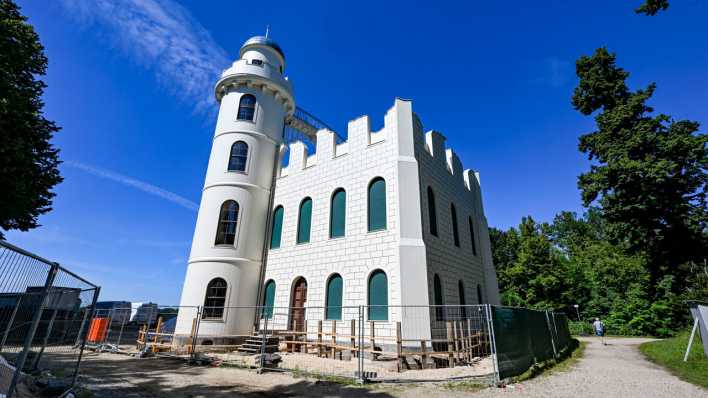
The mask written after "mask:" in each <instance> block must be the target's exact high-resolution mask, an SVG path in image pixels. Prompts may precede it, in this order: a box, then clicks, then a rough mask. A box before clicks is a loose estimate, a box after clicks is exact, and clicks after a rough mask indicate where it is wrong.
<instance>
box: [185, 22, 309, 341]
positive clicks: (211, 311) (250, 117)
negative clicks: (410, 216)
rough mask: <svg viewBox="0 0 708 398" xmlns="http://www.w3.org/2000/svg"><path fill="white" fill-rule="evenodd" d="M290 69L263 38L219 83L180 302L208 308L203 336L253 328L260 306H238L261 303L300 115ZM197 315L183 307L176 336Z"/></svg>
mask: <svg viewBox="0 0 708 398" xmlns="http://www.w3.org/2000/svg"><path fill="white" fill-rule="evenodd" d="M284 67H285V56H284V54H283V51H282V50H281V49H280V47H279V46H278V45H277V44H276V43H275V42H274V41H273V40H271V39H269V38H267V37H263V36H256V37H252V38H250V39H249V40H247V41H246V42H245V43H244V45H243V46H242V47H241V50H240V59H238V60H237V61H236V62H234V63H233V65H232V66H231V67H230V68H228V69H226V70H225V71H224V72H223V73H222V75H221V78H220V79H219V81H218V82H217V83H216V87H215V93H216V99H217V101H219V102H220V108H219V116H218V120H217V123H216V131H215V134H214V140H213V143H212V148H211V155H210V157H209V166H208V169H207V174H206V179H205V184H204V190H203V192H202V199H201V204H200V205H199V215H198V216H197V224H196V227H195V230H194V239H193V241H192V250H191V253H190V257H189V265H188V268H187V275H186V277H185V281H184V287H183V290H182V299H181V302H180V305H181V306H195V307H196V306H204V307H206V308H204V310H203V312H202V316H201V319H200V326H199V335H200V336H207V335H215V336H216V335H236V334H248V333H250V332H251V329H252V326H253V321H254V315H255V310H254V309H237V308H233V307H244V306H255V305H257V302H258V297H257V295H258V291H259V284H260V274H261V267H263V266H264V264H263V252H264V244H265V242H264V240H265V234H266V230H267V220H268V215H269V212H270V208H269V199H270V194H271V189H272V186H271V185H272V182H273V173H274V172H275V166H276V164H277V162H278V160H279V149H280V147H281V144H282V141H283V124H284V121H285V118H286V117H287V116H289V115H292V114H293V112H294V111H295V101H294V99H293V93H292V87H291V84H290V82H289V81H288V80H287V79H286V78H284V77H283V69H284ZM230 307H232V308H230ZM195 316H196V311H190V310H185V309H184V308H183V309H180V312H179V316H178V319H177V325H176V330H175V333H176V334H181V335H189V334H190V331H191V328H192V320H193V318H194V317H195ZM214 344H219V343H217V342H214Z"/></svg>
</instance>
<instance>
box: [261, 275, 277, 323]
mask: <svg viewBox="0 0 708 398" xmlns="http://www.w3.org/2000/svg"><path fill="white" fill-rule="evenodd" d="M274 302H275V281H272V280H270V281H268V283H266V285H265V289H264V291H263V306H264V307H265V308H264V309H263V316H264V317H266V318H268V319H271V318H273V303H274Z"/></svg>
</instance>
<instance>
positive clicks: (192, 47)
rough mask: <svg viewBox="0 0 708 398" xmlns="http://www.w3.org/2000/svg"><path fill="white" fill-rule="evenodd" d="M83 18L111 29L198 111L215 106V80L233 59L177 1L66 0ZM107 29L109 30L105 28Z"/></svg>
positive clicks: (116, 42)
mask: <svg viewBox="0 0 708 398" xmlns="http://www.w3.org/2000/svg"><path fill="white" fill-rule="evenodd" d="M62 5H63V6H64V8H65V9H66V10H67V12H68V14H69V15H70V16H72V17H74V18H76V19H77V20H78V21H79V22H80V23H82V24H84V25H86V26H91V25H100V26H101V27H104V28H106V30H105V31H106V35H102V36H101V38H105V39H106V41H108V44H109V45H111V46H116V47H118V48H121V49H122V50H123V52H125V54H126V55H127V56H129V57H130V58H133V59H134V60H135V62H136V63H138V64H139V65H142V66H144V67H145V68H146V69H148V70H150V71H151V72H153V73H154V75H155V77H156V79H157V80H158V81H159V82H160V83H161V84H162V85H164V86H165V87H167V88H168V89H169V90H170V91H171V92H172V93H173V94H174V95H175V96H176V97H178V98H179V99H181V100H183V101H185V102H190V103H194V104H195V110H196V111H198V112H208V111H209V109H212V108H213V104H214V99H213V93H212V86H213V83H214V82H215V81H216V80H217V78H218V76H219V74H220V73H221V71H222V70H223V69H224V68H226V67H228V66H229V65H230V64H231V62H230V61H229V58H228V56H227V52H226V51H225V50H224V49H223V48H222V47H221V46H219V45H218V44H217V43H216V42H215V41H214V39H213V38H212V37H211V35H210V34H209V32H208V31H207V30H206V29H205V28H204V27H203V26H202V25H201V24H200V23H199V22H198V21H197V20H195V19H194V18H193V17H192V16H191V14H190V13H189V11H188V10H187V9H185V8H184V7H183V6H182V5H180V4H179V3H177V2H175V1H174V0H90V1H89V0H62ZM102 33H103V32H102Z"/></svg>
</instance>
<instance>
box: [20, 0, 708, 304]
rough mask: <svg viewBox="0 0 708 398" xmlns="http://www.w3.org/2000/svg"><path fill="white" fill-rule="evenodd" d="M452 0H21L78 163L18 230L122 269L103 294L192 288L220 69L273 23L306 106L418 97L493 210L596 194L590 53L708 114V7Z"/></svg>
mask: <svg viewBox="0 0 708 398" xmlns="http://www.w3.org/2000/svg"><path fill="white" fill-rule="evenodd" d="M640 2H641V0H634V1H616V0H615V1H593V2H579V1H577V2H576V1H546V2H521V1H518V2H511V3H509V2H496V1H486V2H480V1H473V2H464V3H463V2H460V3H459V4H457V3H447V2H442V1H436V2H426V3H424V4H420V5H418V4H415V2H380V1H375V2H365V1H357V2H292V1H290V2H283V3H277V2H259V1H251V2H246V1H218V2H217V1H209V2H203V1H179V2H177V1H174V0H142V1H138V0H134V1H126V2H115V3H120V4H118V5H114V4H113V2H112V1H107V0H96V1H81V0H62V1H57V2H40V1H32V2H30V1H22V0H20V1H19V4H20V6H21V7H22V9H23V13H24V14H25V15H27V16H28V17H29V21H30V23H32V24H33V25H34V26H35V28H36V30H37V32H38V33H39V35H40V38H41V41H42V43H43V44H44V46H45V47H46V54H47V56H48V58H49V71H48V74H47V76H46V78H45V81H46V82H47V84H48V85H49V87H48V88H47V90H46V93H45V100H46V108H45V110H46V114H47V116H48V117H49V118H50V119H52V120H55V121H56V122H57V123H58V125H60V126H61V127H62V131H61V132H60V133H59V134H57V135H56V139H55V144H56V146H58V147H59V148H60V149H61V158H62V159H63V160H64V161H65V163H64V165H62V167H61V171H62V175H63V176H64V178H65V181H64V182H63V183H62V184H61V185H59V186H58V187H57V188H56V193H57V197H56V200H55V203H54V210H53V211H52V212H51V213H49V214H47V215H44V216H42V217H41V219H40V222H41V224H42V227H40V228H37V229H35V230H32V231H30V232H27V233H21V232H16V231H11V232H9V233H7V239H8V241H10V242H11V243H15V244H17V245H19V246H22V247H24V248H27V249H29V250H32V251H34V252H36V253H38V254H40V255H42V256H45V257H48V258H50V259H53V260H56V261H59V262H60V263H62V264H63V265H65V266H67V267H69V268H71V269H73V270H75V271H76V272H78V273H80V274H82V275H84V276H85V277H86V278H88V279H90V280H92V281H95V282H96V283H98V284H100V285H102V286H103V291H102V295H101V298H102V299H106V300H109V299H125V300H131V301H147V300H152V301H156V302H159V303H160V304H176V303H178V301H179V294H180V290H181V286H182V282H183V278H184V272H185V270H186V262H187V258H188V255H189V248H190V244H191V239H192V233H193V229H194V222H195V218H196V210H195V206H196V203H198V202H199V199H200V194H201V187H202V185H203V179H204V174H205V171H206V165H207V160H208V156H209V151H210V145H211V136H212V133H213V126H214V122H215V114H216V113H215V112H216V104H215V102H214V100H213V99H212V98H213V97H212V93H211V89H212V85H213V83H214V82H215V79H216V74H218V73H219V72H220V71H221V70H222V69H224V68H226V67H228V65H229V64H230V62H232V61H233V60H234V59H235V58H236V57H237V56H238V49H239V48H240V46H241V44H242V43H243V42H244V41H245V40H246V39H247V38H249V37H250V36H253V35H257V34H263V32H264V30H265V26H266V25H267V24H270V25H271V26H272V30H271V33H272V37H273V38H274V39H276V40H277V41H278V42H279V43H280V45H281V46H282V47H283V49H284V51H285V53H286V57H287V66H286V72H287V75H288V76H289V77H290V79H291V80H292V81H293V83H294V85H295V95H296V101H297V103H298V105H300V106H302V107H303V108H305V109H307V110H309V111H310V112H311V113H313V114H315V115H317V116H318V117H319V118H320V119H322V120H324V121H326V122H327V123H328V124H330V125H331V126H333V127H334V128H335V129H337V130H339V131H344V129H345V126H346V123H347V121H348V120H350V119H353V118H355V117H357V116H360V115H362V114H368V115H370V116H371V118H372V127H373V128H374V129H378V128H379V127H380V126H381V125H383V115H384V113H385V111H386V110H387V109H388V108H389V107H390V106H391V105H392V104H393V100H394V98H395V97H396V96H398V97H403V98H408V99H412V100H413V109H414V111H415V112H417V113H418V115H419V116H420V118H421V120H422V122H423V124H424V125H425V128H426V129H435V130H438V131H441V132H442V133H443V134H444V135H446V136H447V138H448V140H447V145H448V146H449V147H452V148H454V150H455V151H456V152H457V153H458V155H459V156H460V158H461V160H462V162H463V165H464V166H465V167H466V168H473V169H475V170H478V171H479V172H480V173H481V181H482V189H483V196H484V202H485V210H486V214H487V218H488V220H489V223H490V225H492V226H496V227H502V228H507V227H509V226H511V225H515V224H517V223H518V222H519V220H520V218H521V217H522V216H524V215H528V214H530V215H533V216H534V217H535V218H537V219H540V220H544V221H550V220H551V219H552V217H553V215H554V214H556V213H557V212H559V211H561V210H573V211H582V207H581V204H580V196H579V192H578V190H577V187H576V178H577V175H578V174H580V173H581V172H583V171H584V170H586V169H587V168H588V165H589V163H588V161H587V160H586V158H585V157H584V156H583V155H582V154H581V153H579V152H578V151H577V139H578V136H579V135H580V134H581V133H583V132H588V131H591V129H592V128H593V121H592V120H591V119H589V118H587V117H583V116H582V115H580V114H579V113H578V112H576V111H574V110H573V108H572V106H571V105H570V97H571V95H572V90H573V88H574V86H575V83H576V77H575V74H574V62H575V60H576V59H577V58H578V57H579V56H580V55H583V54H590V53H591V52H592V51H593V50H594V49H595V48H597V47H599V46H603V45H604V46H607V47H608V48H609V49H610V50H612V51H616V52H617V53H618V62H619V64H620V65H621V66H623V67H625V68H626V69H627V70H629V71H630V72H631V73H632V75H631V77H630V84H631V85H632V87H633V88H637V87H640V86H645V85H647V84H648V83H650V82H651V81H655V82H656V83H657V85H658V90H657V92H656V95H655V97H654V99H653V100H652V105H653V106H655V108H656V109H658V110H660V111H661V112H664V113H667V114H670V115H672V116H673V117H674V118H676V119H683V118H688V119H692V120H696V121H698V122H700V123H701V124H702V125H706V123H708V106H707V105H706V104H708V78H706V70H708V51H706V50H707V48H706V42H707V40H708V24H706V21H707V20H708V4H706V3H705V2H701V1H674V2H672V4H671V8H670V9H669V11H668V12H666V13H662V14H660V15H658V16H656V17H653V18H649V17H644V16H639V15H636V14H634V13H633V12H632V10H633V8H634V7H635V6H636V5H638V4H639V3H640Z"/></svg>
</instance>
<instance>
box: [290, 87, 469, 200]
mask: <svg viewBox="0 0 708 398" xmlns="http://www.w3.org/2000/svg"><path fill="white" fill-rule="evenodd" d="M404 104H408V107H407V108H404V107H403V105H404ZM406 110H408V114H409V115H410V118H411V119H412V120H411V122H412V123H411V124H410V125H411V126H412V128H403V127H401V126H399V123H400V121H399V120H400V119H399V117H401V116H402V114H401V113H402V112H405V111H406ZM422 131H423V125H422V123H421V121H420V119H419V118H418V116H417V115H416V114H415V113H413V112H411V111H410V104H409V101H405V100H401V99H396V102H395V104H394V106H393V107H391V108H390V109H389V110H388V111H387V112H386V115H385V116H384V126H383V127H382V128H381V129H380V130H378V131H371V120H370V118H369V116H368V115H364V116H360V117H358V118H356V119H353V120H350V121H349V123H348V124H347V140H346V141H341V142H340V141H338V139H337V138H338V137H337V134H336V133H335V132H334V131H331V130H329V129H321V130H318V131H317V133H316V134H315V135H316V142H315V145H314V153H311V154H308V151H307V146H306V145H305V144H304V143H302V142H300V141H295V142H293V143H291V144H290V145H289V151H290V158H289V161H288V164H287V166H283V168H282V169H281V171H280V176H281V177H285V176H288V175H293V174H295V173H299V172H302V171H304V170H307V169H309V168H312V167H320V166H323V167H326V165H327V164H328V163H329V162H331V161H333V160H336V159H337V158H339V157H341V156H346V155H349V154H352V153H356V152H360V151H365V150H366V149H367V148H369V147H371V146H373V145H392V146H393V147H394V148H398V147H399V146H398V144H399V143H400V142H403V141H410V140H411V138H415V139H414V140H413V141H415V142H416V143H419V144H422V145H423V146H424V148H425V153H427V154H428V155H429V156H430V157H431V158H432V159H431V162H426V164H428V165H430V164H432V166H431V167H436V168H440V169H444V170H445V171H446V172H447V173H448V174H449V175H450V176H451V177H452V178H453V179H454V180H455V181H457V182H456V183H458V184H459V185H460V186H461V187H464V188H465V189H466V190H468V191H470V192H472V193H473V196H474V197H475V199H476V200H477V203H480V202H479V200H480V199H479V198H480V196H481V195H480V186H479V174H478V173H476V172H474V171H472V170H470V169H467V170H465V169H464V168H463V165H462V162H461V161H460V158H459V156H458V155H457V154H456V153H455V151H454V150H453V149H452V148H447V147H446V145H445V141H446V138H445V136H444V135H443V134H442V133H440V132H438V131H435V130H430V131H428V132H426V133H425V134H422ZM411 134H413V135H419V136H418V137H407V136H406V135H411ZM421 136H422V137H421ZM421 138H422V139H421ZM416 145H418V144H416ZM286 150H287V149H286ZM396 151H397V153H398V154H399V156H400V155H401V151H400V150H398V149H396Z"/></svg>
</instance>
